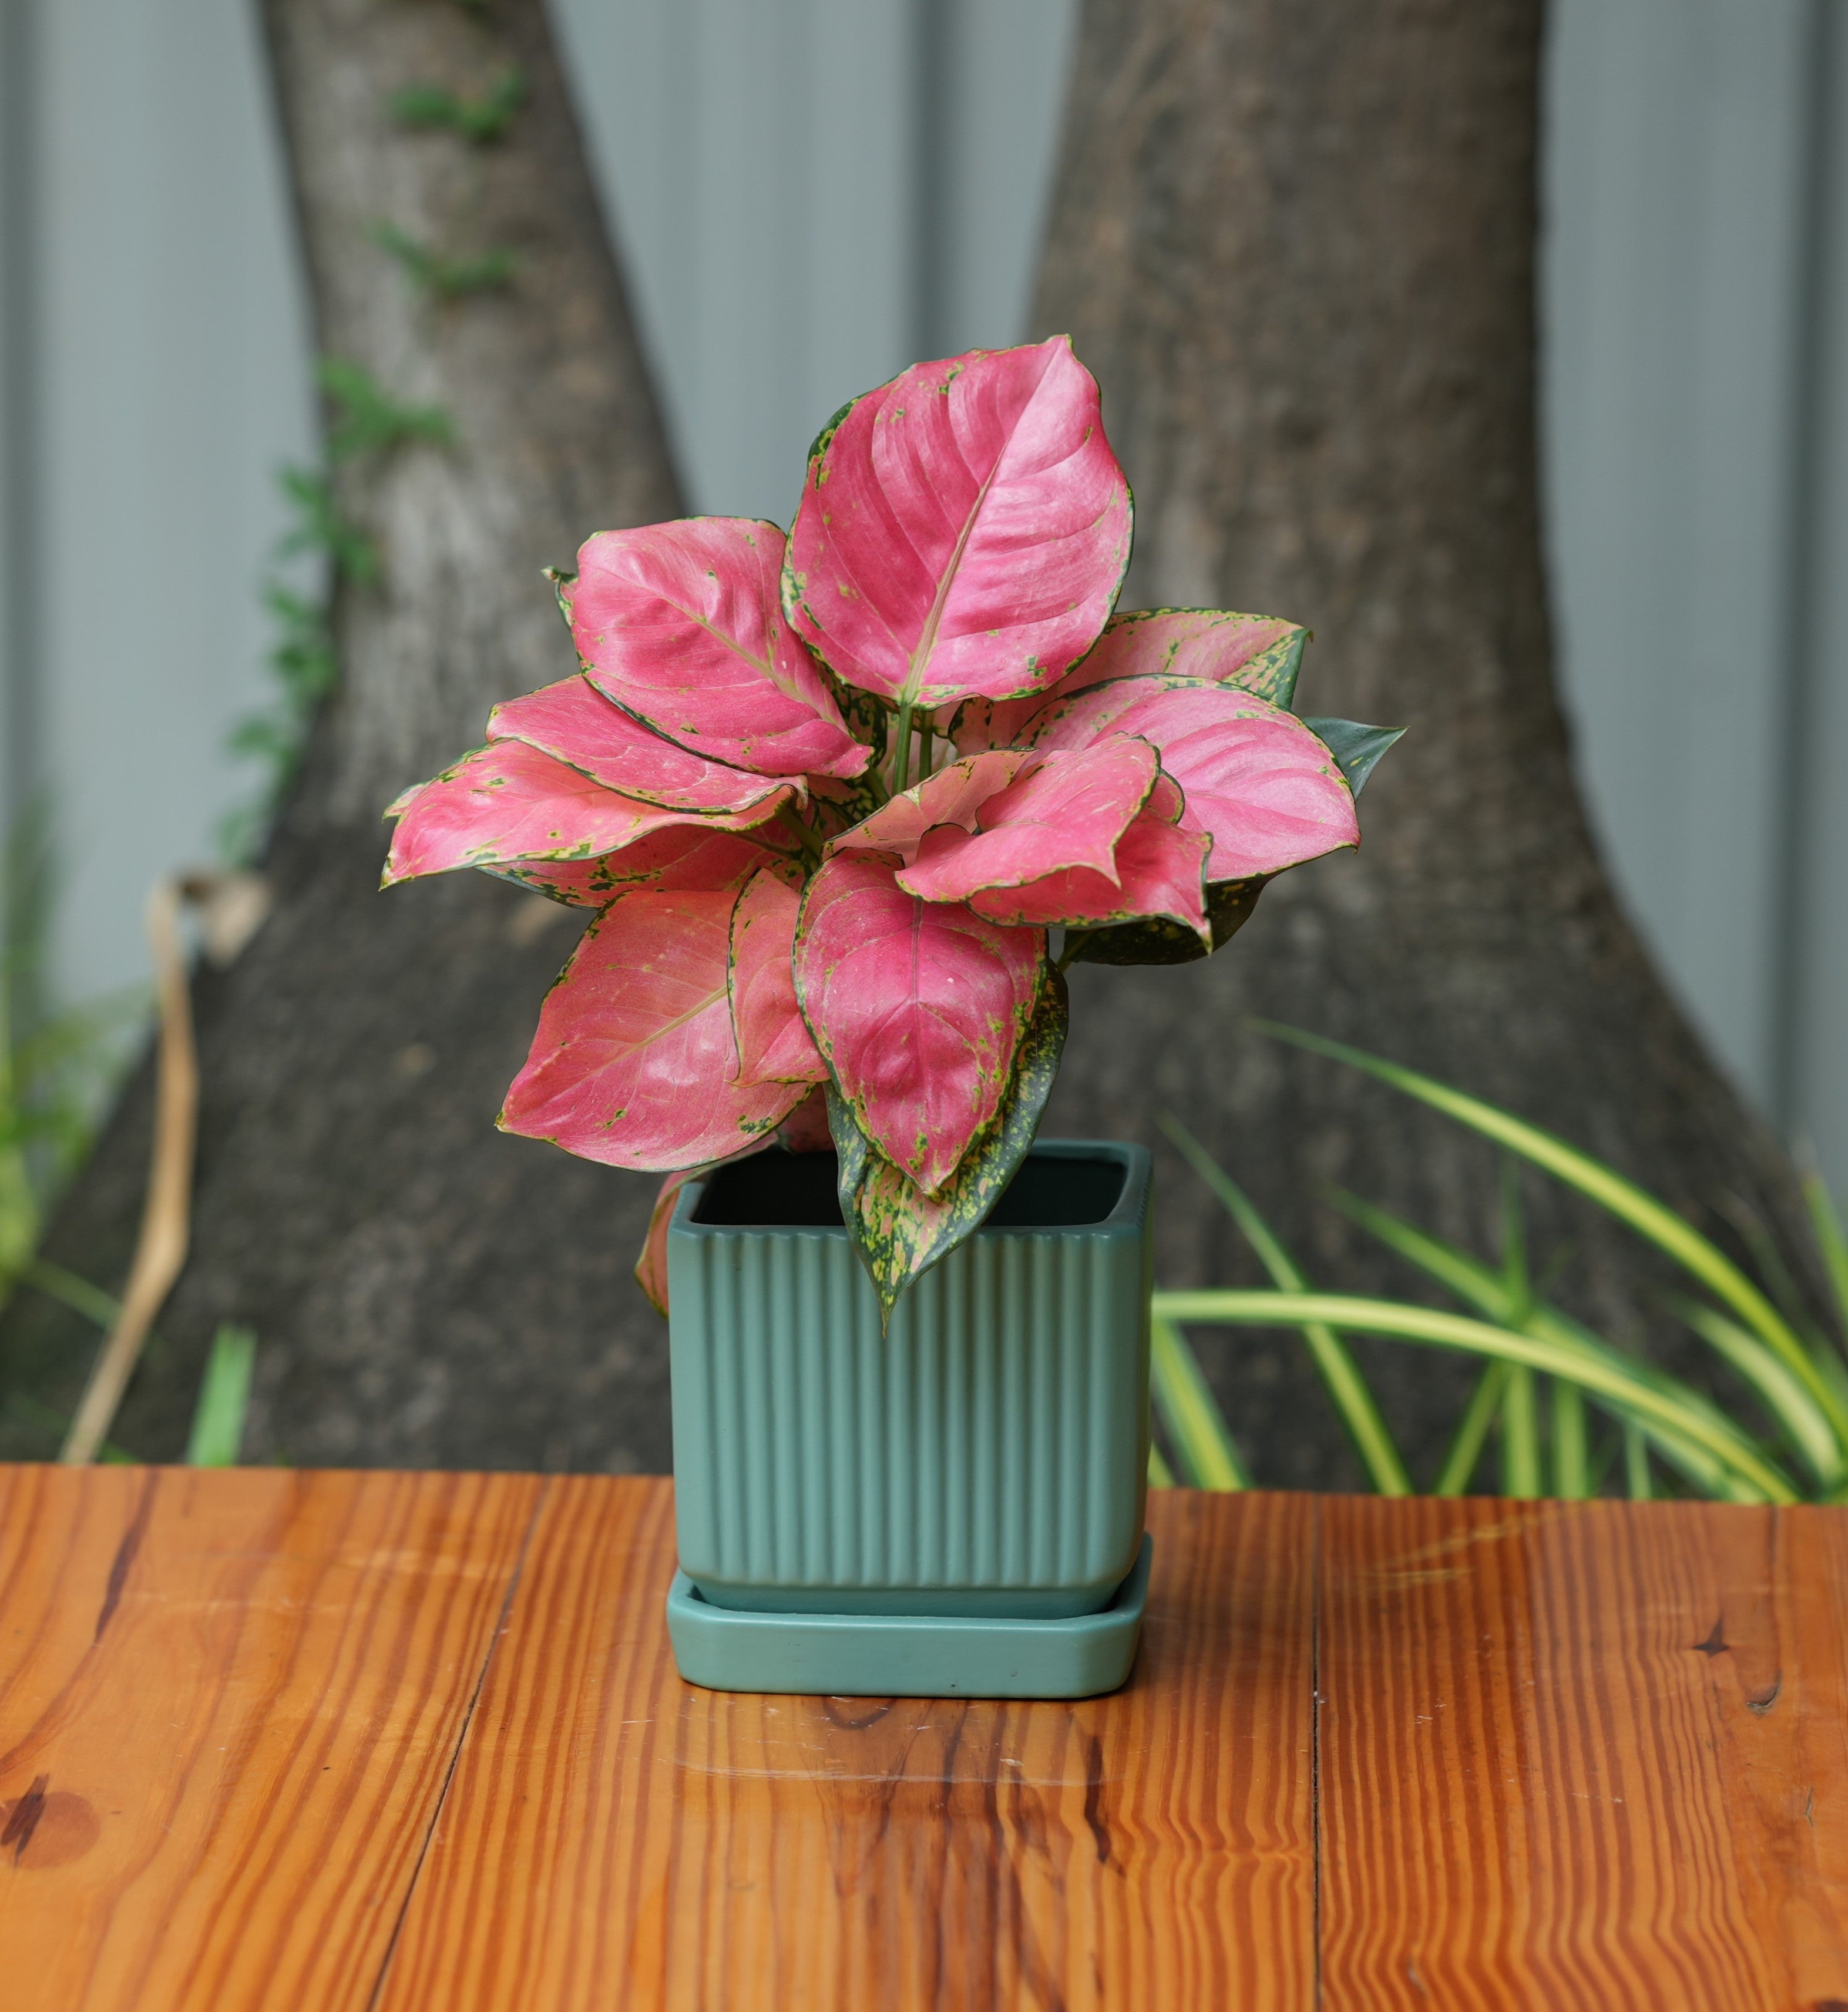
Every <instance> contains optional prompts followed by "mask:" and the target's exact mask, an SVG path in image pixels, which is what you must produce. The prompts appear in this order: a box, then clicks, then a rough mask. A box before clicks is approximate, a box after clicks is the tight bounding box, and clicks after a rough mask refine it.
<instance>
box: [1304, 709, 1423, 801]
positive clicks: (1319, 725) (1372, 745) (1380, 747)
mask: <svg viewBox="0 0 1848 2012" xmlns="http://www.w3.org/2000/svg"><path fill="white" fill-rule="evenodd" d="M1303 724H1304V726H1306V727H1308V730H1309V731H1310V732H1311V733H1313V734H1314V735H1315V737H1316V739H1317V740H1319V741H1320V742H1321V743H1322V745H1323V746H1324V747H1325V748H1327V750H1328V751H1329V753H1330V754H1331V755H1333V756H1334V758H1335V760H1336V762H1337V763H1338V764H1339V765H1340V770H1341V772H1342V774H1343V775H1344V776H1346V777H1347V787H1349V788H1350V790H1353V792H1354V794H1355V795H1356V796H1358V795H1359V794H1360V793H1361V790H1364V789H1365V787H1367V778H1368V776H1371V775H1372V772H1373V771H1374V769H1375V766H1376V765H1377V764H1378V762H1379V758H1380V756H1381V755H1383V754H1384V753H1385V752H1386V750H1387V749H1388V748H1389V747H1391V746H1392V744H1393V742H1394V741H1395V740H1399V739H1400V738H1401V737H1403V736H1404V732H1405V729H1404V727H1403V726H1362V725H1361V722H1359V721H1358V720H1357V719H1304V722H1303Z"/></svg>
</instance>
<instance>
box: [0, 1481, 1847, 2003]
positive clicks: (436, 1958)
mask: <svg viewBox="0 0 1848 2012" xmlns="http://www.w3.org/2000/svg"><path fill="white" fill-rule="evenodd" d="M1150 1516H1151V1525H1152V1526H1153V1528H1154V1531H1155V1534H1156V1570H1155V1575H1154V1584H1153V1586H1152V1587H1151V1593H1150V1600H1149V1618H1148V1623H1147V1636H1146V1638H1145V1642H1144V1646H1143V1653H1142V1656H1141V1658H1140V1661H1139V1662H1138V1664H1137V1666H1136V1671H1135V1674H1134V1675H1133V1678H1132V1680H1131V1682H1130V1684H1129V1687H1128V1688H1127V1689H1126V1690H1124V1691H1123V1692H1122V1693H1120V1694H1119V1695H1118V1696H1115V1697H1114V1698H1104V1699H1094V1700H1087V1701H1085V1702H1083V1703H1075V1704H1070V1705H1064V1704H997V1703H972V1702H969V1701H966V1700H964V1701H958V1702H955V1703H944V1702H933V1701H930V1700H908V1699H899V1700H882V1699H840V1698H833V1699H811V1698H791V1697H777V1696H765V1697H745V1696H724V1695H722V1694H719V1693H712V1692H706V1691H700V1690H695V1689H691V1688H690V1687H689V1686H686V1685H683V1684H682V1683H681V1682H680V1680H679V1678H678V1677H677V1676H676V1675H675V1673H674V1669H673V1664H672V1658H671V1657H670V1655H669V1650H668V1645H667V1640H666V1636H665V1627H664V1625H663V1621H662V1595H663V1593H664V1591H665V1586H666V1582H667V1578H668V1575H669V1572H670V1571H671V1570H672V1553H673V1524H672V1486H671V1484H669V1483H668V1482H664V1481H653V1480H636V1479H590V1478H581V1479H569V1480H555V1481H551V1482H540V1481H537V1480H535V1479H530V1478H524V1477H517V1476H490V1477H483V1476H479V1475H393V1474H379V1473H373V1474H312V1473H293V1474H291V1473H281V1472H261V1471H254V1470H244V1471H242V1472H229V1473H227V1472H217V1473H187V1472H150V1471H147V1470H130V1469H123V1468H104V1469H100V1470H97V1469H91V1470H88V1471H85V1472H78V1471H73V1470H60V1469H54V1468H7V1467H3V1466H0V2007H4V2008H5V2012H39V2008H52V2007H55V2008H57V2012H67V2008H73V2007H83V2008H85V2012H91V2008H98V2012H115V2008H119V2007H121V2008H126V2007H135V2008H136V2012H169V2008H180V2007H186V2008H193V2007H200V2008H209V2012H256V2009H257V2008H259V2007H260V2008H262V2012H276V2008H278V2007H280V2008H294V2007H305V2008H312V2012H323V2008H331V2012H347V2008H355V2012H356V2008H359V2007H366V2008H368V2012H370V2009H371V2008H373V2007H377V2008H378V2012H426V2008H437V2007H440V2008H441V2012H577V2008H581V2007H608V2006H612V2005H617V2004H619V2005H621V2006H623V2007H624V2008H625V2012H627V2008H631V2007H633V2008H636V2012H656V2008H661V2012H669V2008H683V2007H700V2008H701V2012H754V2008H758V2007H764V2008H770V2007H775V2008H778V2012H782V2008H784V2007H801V2008H802V2012H811V2008H824V2009H825V2008H827V2007H847V2006H851V2007H855V2008H859V2007H878V2008H879V2012H888V2008H890V2012H913V2008H919V2012H921V2008H924V2007H944V2008H950V2007H954V2008H957V2012H963V2008H972V2012H979V2008H994V2007H1045V2008H1051V2007H1058V2008H1060V2012H1081V2008H1095V2007H1109V2008H1111V2012H1143V2008H1147V2012H1169V2008H1184V2012H1192V2008H1193V2007H1202V2008H1209V2007H1210V2008H1212V2012H1218V2008H1220V2007H1239V2008H1264V2009H1265V2012H1270V2008H1277V2012H1299V2008H1300V2012H1308V2008H1309V2007H1312V2006H1317V2005H1320V2006H1325V2007H1329V2008H1331V2012H1375V2008H1387V2012H1390V2008H1397V2007H1404V2008H1407V2012H1410V2008H1414V2007H1415V2008H1418V2012H1426V2008H1430V2007H1445V2008H1468V2007H1485V2008H1486V2007H1497V2008H1500V2007H1507V2006H1514V2005H1518V2006H1521V2007H1562V2008H1572V2012H1579V2008H1582V2007H1599V2008H1600V2012H1602V2008H1605V2007H1613V2008H1631V2007H1658V2006H1661V2007H1667V2006H1673V2007H1676V2008H1678V2009H1679V2008H1704V2007H1711V2008H1716V2009H1717V2008H1721V2007H1724V2008H1725V2012H1757V2008H1761V2007H1763V2008H1772V2007H1775V2008H1778V2012H1788V2008H1800V2009H1801V2012H1848V1511H1843V1510H1824V1509H1794V1510H1779V1511H1770V1510H1757V1509H1733V1508H1720V1507H1705V1506H1696V1505H1692V1504H1652V1505H1643V1506H1641V1507H1632V1506H1631V1505H1628V1504H1556V1503H1502V1502H1481V1501H1479V1502H1463V1503H1457V1502H1436V1501H1430V1500H1415V1501H1404V1502H1380V1501H1377V1500H1372V1499H1368V1498H1364V1497H1324V1498H1317V1497H1309V1496H1285V1495H1269V1496H1266V1495H1245V1496H1225V1495H1221V1496H1211V1495H1197V1494H1188V1493H1183V1492H1179V1491H1174V1492H1170V1493H1158V1494H1157V1495H1155V1496H1154V1497H1152V1498H1151V1509H1150Z"/></svg>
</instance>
